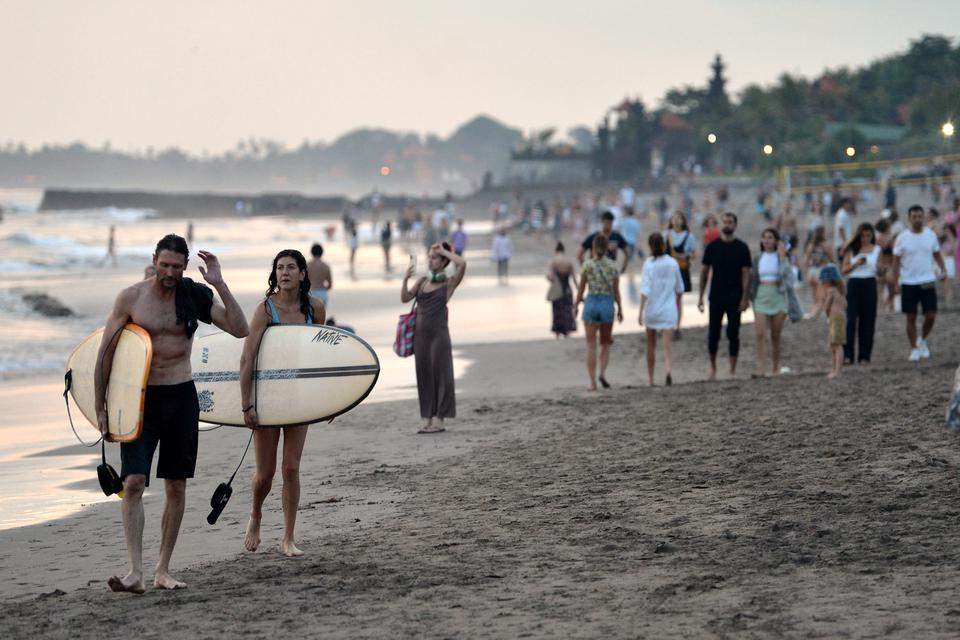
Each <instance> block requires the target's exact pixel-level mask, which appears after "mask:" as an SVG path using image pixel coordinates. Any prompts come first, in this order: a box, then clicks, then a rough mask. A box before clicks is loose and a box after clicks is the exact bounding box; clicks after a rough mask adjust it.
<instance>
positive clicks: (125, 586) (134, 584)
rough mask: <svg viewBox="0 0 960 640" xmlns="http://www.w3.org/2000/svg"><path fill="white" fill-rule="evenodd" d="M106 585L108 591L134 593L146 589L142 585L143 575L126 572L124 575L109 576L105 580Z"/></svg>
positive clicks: (139, 592)
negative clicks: (108, 588)
mask: <svg viewBox="0 0 960 640" xmlns="http://www.w3.org/2000/svg"><path fill="white" fill-rule="evenodd" d="M107 586H108V587H110V591H115V592H117V593H136V594H138V595H139V594H141V593H143V592H144V591H146V590H147V589H146V588H145V587H144V586H143V576H134V575H133V574H132V573H128V574H127V575H126V576H125V577H123V578H121V577H119V576H110V578H109V579H108V580H107Z"/></svg>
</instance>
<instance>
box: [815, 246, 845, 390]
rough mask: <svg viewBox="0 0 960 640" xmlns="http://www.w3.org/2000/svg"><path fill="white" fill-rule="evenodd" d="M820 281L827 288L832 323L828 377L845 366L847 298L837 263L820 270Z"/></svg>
mask: <svg viewBox="0 0 960 640" xmlns="http://www.w3.org/2000/svg"><path fill="white" fill-rule="evenodd" d="M820 282H822V283H823V285H824V288H825V289H826V291H825V293H824V296H823V303H824V310H825V312H826V315H827V322H829V323H830V356H831V368H830V373H829V374H827V378H829V379H831V380H832V379H833V378H836V377H837V376H839V375H840V368H841V367H842V366H843V346H844V345H845V344H846V343H847V298H846V295H845V293H844V290H843V289H844V287H843V279H842V278H841V277H840V270H839V269H837V267H836V265H833V264H828V265H826V266H824V267H823V268H822V269H821V270H820Z"/></svg>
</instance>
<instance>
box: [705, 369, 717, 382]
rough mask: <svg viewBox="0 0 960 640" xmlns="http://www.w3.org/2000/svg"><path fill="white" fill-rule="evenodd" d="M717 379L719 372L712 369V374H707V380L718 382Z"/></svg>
mask: <svg viewBox="0 0 960 640" xmlns="http://www.w3.org/2000/svg"><path fill="white" fill-rule="evenodd" d="M716 379H717V370H716V369H713V368H711V369H710V373H708V374H707V380H716Z"/></svg>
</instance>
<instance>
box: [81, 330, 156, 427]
mask: <svg viewBox="0 0 960 640" xmlns="http://www.w3.org/2000/svg"><path fill="white" fill-rule="evenodd" d="M102 341H103V329H102V328H101V329H98V330H97V331H95V332H94V333H93V334H91V335H90V336H88V337H87V338H86V339H85V340H84V341H83V342H81V343H80V344H79V345H77V348H76V349H74V350H73V353H71V354H70V358H69V359H68V360H67V378H66V380H67V384H68V388H69V391H70V395H71V396H73V401H74V402H75V403H76V405H77V407H78V408H79V409H80V413H82V414H83V416H84V417H85V418H86V419H87V421H89V422H90V424H91V425H93V427H94V428H95V429H97V412H96V409H95V403H94V378H93V377H94V373H95V371H96V365H97V353H98V352H99V351H100V343H101V342H102ZM152 359H153V344H152V343H151V341H150V334H148V333H147V332H146V330H145V329H144V328H143V327H141V326H139V325H135V324H133V323H130V324H127V325H126V326H125V327H124V328H123V330H122V331H121V332H120V337H119V342H118V343H117V348H116V350H115V351H114V355H113V365H112V367H111V370H110V380H109V381H108V384H107V417H108V419H109V430H110V437H109V438H107V439H108V440H109V441H111V442H133V441H134V440H136V439H137V438H139V437H140V429H141V428H142V427H143V398H144V394H145V393H146V391H147V378H149V377H150V362H151V360H152ZM97 433H99V429H98V430H97Z"/></svg>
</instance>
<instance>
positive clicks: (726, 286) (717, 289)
mask: <svg viewBox="0 0 960 640" xmlns="http://www.w3.org/2000/svg"><path fill="white" fill-rule="evenodd" d="M736 231H737V216H736V215H735V214H733V213H730V212H727V213H725V214H723V217H722V218H721V225H720V238H719V242H716V241H715V242H711V243H710V244H708V245H707V247H706V249H705V250H704V252H703V270H702V271H701V272H700V301H699V302H698V303H697V308H698V309H700V313H703V294H704V292H706V290H707V282H710V329H709V331H708V333H707V347H708V350H709V352H710V379H711V380H714V379H715V378H716V377H717V351H718V350H719V348H720V328H721V326H723V316H724V315H726V316H727V341H728V342H729V353H730V376H731V377H732V376H733V375H734V374H735V373H736V371H737V355H738V354H739V353H740V314H741V313H743V312H744V311H746V310H747V306H748V304H749V303H748V302H747V284H748V283H749V281H750V269H751V267H752V263H751V261H750V249H749V248H748V247H747V244H746V243H745V242H743V241H742V240H740V239H738V238H737V237H736V236H735V235H734V234H735V233H736ZM711 276H712V279H711Z"/></svg>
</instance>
